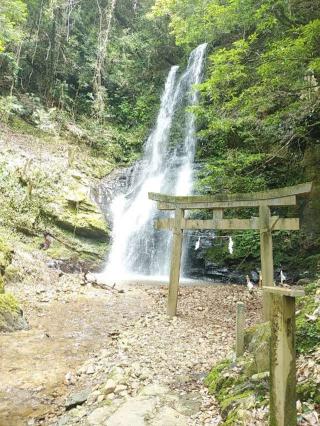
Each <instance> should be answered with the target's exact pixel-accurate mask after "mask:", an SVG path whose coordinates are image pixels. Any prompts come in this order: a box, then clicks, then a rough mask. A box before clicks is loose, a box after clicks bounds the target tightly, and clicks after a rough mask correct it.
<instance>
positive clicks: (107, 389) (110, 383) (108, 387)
mask: <svg viewBox="0 0 320 426" xmlns="http://www.w3.org/2000/svg"><path fill="white" fill-rule="evenodd" d="M116 386H117V385H116V382H115V381H114V380H112V379H109V380H107V383H106V384H105V386H104V394H105V395H108V394H109V393H113V391H114V390H115V388H116Z"/></svg>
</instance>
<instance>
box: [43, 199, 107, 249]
mask: <svg viewBox="0 0 320 426" xmlns="http://www.w3.org/2000/svg"><path fill="white" fill-rule="evenodd" d="M73 195H74V197H73V198H72V195H70V193H68V194H67V195H66V197H67V198H62V197H61V196H59V197H57V198H56V199H55V200H54V201H52V202H51V203H49V204H48V205H47V207H46V210H45V213H46V214H47V216H49V217H51V219H52V221H53V222H54V223H55V224H56V225H57V226H58V227H59V228H61V229H63V230H65V231H68V232H72V233H73V234H74V235H76V236H80V237H85V238H91V239H96V240H98V241H106V240H107V239H108V228H107V224H106V221H105V218H104V216H103V214H102V212H101V211H100V209H99V208H98V206H97V205H96V204H94V202H93V201H91V200H90V199H89V198H83V196H84V195H83V194H79V193H78V194H76V193H75V194H73Z"/></svg>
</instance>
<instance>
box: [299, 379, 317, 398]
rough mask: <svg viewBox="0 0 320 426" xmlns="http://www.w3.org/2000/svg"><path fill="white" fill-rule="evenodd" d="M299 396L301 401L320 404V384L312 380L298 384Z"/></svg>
mask: <svg viewBox="0 0 320 426" xmlns="http://www.w3.org/2000/svg"><path fill="white" fill-rule="evenodd" d="M297 397H298V399H299V400H300V401H304V402H306V401H308V402H312V403H316V404H320V385H319V383H315V382H314V381H312V380H309V381H307V382H303V383H298V384H297Z"/></svg>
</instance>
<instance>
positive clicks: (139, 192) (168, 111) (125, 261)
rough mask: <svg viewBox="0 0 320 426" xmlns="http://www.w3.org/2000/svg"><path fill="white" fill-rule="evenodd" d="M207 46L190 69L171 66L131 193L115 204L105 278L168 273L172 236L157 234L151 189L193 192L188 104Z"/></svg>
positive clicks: (193, 143) (194, 57)
mask: <svg viewBox="0 0 320 426" xmlns="http://www.w3.org/2000/svg"><path fill="white" fill-rule="evenodd" d="M205 50H206V44H202V45H200V46H198V47H197V48H196V49H195V50H193V51H192V52H191V55H190V58H189V61H188V66H187V68H186V70H185V71H184V72H183V73H182V74H181V75H179V67H178V66H173V67H172V68H171V70H170V72H169V75H168V77H167V81H166V84H165V88H164V91H163V94H162V97H161V105H160V110H159V114H158V117H157V121H156V124H155V127H154V129H153V130H152V132H151V134H150V136H149V138H148V140H147V142H146V145H145V150H144V155H143V159H142V161H141V162H139V163H137V166H136V167H135V170H134V173H133V178H132V184H131V188H130V190H129V192H128V193H126V194H120V195H118V196H117V197H116V198H115V199H114V200H113V202H112V216H113V232H112V247H111V251H110V254H109V259H108V263H107V265H106V268H105V270H104V272H103V275H104V276H105V278H106V279H114V278H117V279H119V278H126V277H130V276H133V275H135V276H136V275H143V276H146V275H152V276H164V275H168V272H169V262H170V255H169V250H170V238H171V237H170V235H169V233H168V232H157V231H155V230H154V228H153V221H154V219H155V217H157V216H158V213H157V210H156V206H155V203H154V202H152V201H150V200H148V192H163V193H168V194H176V195H178V194H179V195H186V194H190V193H191V191H192V184H193V160H194V154H195V146H196V135H195V117H194V115H193V114H192V113H190V112H188V111H187V110H186V108H187V107H188V106H192V105H195V104H196V103H197V101H198V93H197V91H196V90H195V89H194V88H193V86H194V85H195V84H198V83H200V82H201V77H202V70H203V63H204V58H205Z"/></svg>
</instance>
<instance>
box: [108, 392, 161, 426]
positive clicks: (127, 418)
mask: <svg viewBox="0 0 320 426" xmlns="http://www.w3.org/2000/svg"><path fill="white" fill-rule="evenodd" d="M155 406H156V399H154V398H152V399H151V398H148V399H145V398H140V397H138V398H133V399H131V400H129V401H127V402H126V403H124V404H123V405H122V406H120V407H119V409H118V410H117V411H116V412H115V413H114V414H113V415H112V416H111V417H110V418H109V419H108V422H107V423H106V425H107V426H144V425H145V422H144V418H145V416H146V415H147V414H151V412H152V410H154V408H155ZM166 426H168V425H166Z"/></svg>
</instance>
